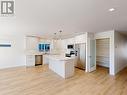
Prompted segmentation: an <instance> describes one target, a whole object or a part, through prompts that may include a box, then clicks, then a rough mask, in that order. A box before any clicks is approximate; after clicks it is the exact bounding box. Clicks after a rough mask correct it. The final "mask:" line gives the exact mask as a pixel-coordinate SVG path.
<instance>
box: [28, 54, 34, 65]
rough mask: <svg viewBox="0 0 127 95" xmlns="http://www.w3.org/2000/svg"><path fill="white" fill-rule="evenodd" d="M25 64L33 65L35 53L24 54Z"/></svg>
mask: <svg viewBox="0 0 127 95" xmlns="http://www.w3.org/2000/svg"><path fill="white" fill-rule="evenodd" d="M26 66H35V55H27V56H26Z"/></svg>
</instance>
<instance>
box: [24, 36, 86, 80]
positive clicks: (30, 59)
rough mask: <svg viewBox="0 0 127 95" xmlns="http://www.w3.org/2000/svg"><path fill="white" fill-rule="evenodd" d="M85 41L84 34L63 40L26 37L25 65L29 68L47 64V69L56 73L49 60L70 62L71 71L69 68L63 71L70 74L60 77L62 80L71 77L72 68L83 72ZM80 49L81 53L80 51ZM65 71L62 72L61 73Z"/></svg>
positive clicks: (72, 73)
mask: <svg viewBox="0 0 127 95" xmlns="http://www.w3.org/2000/svg"><path fill="white" fill-rule="evenodd" d="M85 39H86V34H81V35H77V36H74V37H71V38H65V39H46V38H41V37H37V36H26V65H27V66H28V67H29V66H38V65H45V64H49V68H50V69H51V70H53V71H54V72H56V71H57V70H54V69H52V68H51V67H52V66H51V65H50V64H51V63H52V62H53V61H51V60H55V61H56V59H59V60H57V61H60V62H61V63H62V62H63V63H68V62H69V63H70V62H71V67H72V68H71V70H70V68H68V69H65V71H66V70H67V72H69V71H70V74H69V75H68V76H65V75H64V76H62V77H63V78H69V77H71V76H73V75H74V67H77V68H79V69H82V70H84V71H85V68H86V67H85V66H86V65H85V63H86V52H85V51H86V46H85V45H86V40H85ZM81 47H82V48H81ZM80 48H81V50H82V51H80ZM80 53H81V54H82V56H80ZM81 59H82V60H81ZM60 62H59V63H60ZM67 67H68V66H67ZM67 67H66V68H67ZM69 67H70V66H69ZM65 71H64V70H63V72H65ZM59 72H60V71H57V72H56V73H57V74H59ZM59 75H61V74H59Z"/></svg>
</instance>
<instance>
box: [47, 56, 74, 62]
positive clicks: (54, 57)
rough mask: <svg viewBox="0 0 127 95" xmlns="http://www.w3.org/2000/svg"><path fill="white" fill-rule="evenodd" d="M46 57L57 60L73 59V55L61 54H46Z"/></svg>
mask: <svg viewBox="0 0 127 95" xmlns="http://www.w3.org/2000/svg"><path fill="white" fill-rule="evenodd" d="M47 57H48V58H49V59H51V60H59V61H66V60H71V59H75V57H64V56H61V55H48V56H47Z"/></svg>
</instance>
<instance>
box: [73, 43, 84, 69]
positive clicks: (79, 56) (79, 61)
mask: <svg viewBox="0 0 127 95" xmlns="http://www.w3.org/2000/svg"><path fill="white" fill-rule="evenodd" d="M75 52H76V53H75V55H76V62H75V67H76V68H79V69H82V70H84V69H85V68H86V44H75Z"/></svg>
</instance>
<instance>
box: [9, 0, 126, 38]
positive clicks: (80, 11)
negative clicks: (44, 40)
mask: <svg viewBox="0 0 127 95" xmlns="http://www.w3.org/2000/svg"><path fill="white" fill-rule="evenodd" d="M110 8H115V11H113V12H109V11H108V10H109V9H110ZM126 9H127V0H16V2H15V17H13V18H9V20H11V21H13V22H14V23H15V24H16V25H17V26H16V29H17V30H16V31H19V32H20V28H22V33H25V34H30V33H31V34H35V35H42V36H47V35H53V34H54V33H55V32H58V31H59V30H62V31H63V35H74V34H78V33H79V34H80V33H83V32H103V31H107V30H113V29H114V30H118V31H127V10H126ZM12 27H13V26H12ZM124 33H126V32H124Z"/></svg>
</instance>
